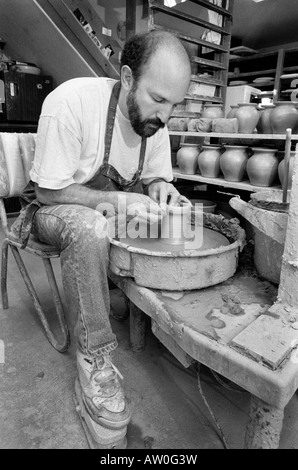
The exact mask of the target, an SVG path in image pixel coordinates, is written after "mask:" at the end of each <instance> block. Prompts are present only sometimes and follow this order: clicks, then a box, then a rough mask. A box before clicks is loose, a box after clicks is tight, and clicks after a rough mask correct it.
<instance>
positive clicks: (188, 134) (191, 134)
mask: <svg viewBox="0 0 298 470" xmlns="http://www.w3.org/2000/svg"><path fill="white" fill-rule="evenodd" d="M169 135H172V136H175V135H176V136H179V135H180V136H181V137H210V138H213V137H214V138H220V139H225V138H226V139H254V140H272V141H274V140H286V135H285V134H227V133H220V132H182V131H169ZM292 140H297V141H298V134H292Z"/></svg>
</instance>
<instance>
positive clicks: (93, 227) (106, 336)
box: [32, 204, 117, 355]
mask: <svg viewBox="0 0 298 470" xmlns="http://www.w3.org/2000/svg"><path fill="white" fill-rule="evenodd" d="M106 224H107V221H106V219H105V218H104V217H103V215H102V214H100V213H99V212H97V211H95V210H93V209H89V208H87V207H84V206H80V205H74V204H63V205H57V206H43V207H41V208H40V209H38V211H37V212H36V214H35V216H34V222H33V229H32V231H33V233H34V235H35V236H36V237H37V238H38V239H39V240H40V241H42V242H45V243H48V244H50V245H54V246H57V247H58V248H59V249H60V250H61V257H60V259H61V268H62V282H63V288H64V293H65V297H66V302H67V308H68V309H69V311H70V314H72V315H75V316H76V317H75V318H76V319H77V320H76V326H75V330H74V332H75V336H76V338H77V341H78V346H79V348H80V349H81V350H82V351H83V352H84V353H86V354H88V355H98V354H101V353H102V352H109V351H112V350H113V349H115V348H116V346H117V341H116V337H115V335H114V333H113V332H112V329H111V325H110V321H109V311H110V297H109V286H108V278H107V269H108V263H109V247H110V245H109V240H108V239H107V237H105V236H104V237H103V236H102V233H103V231H104V233H106Z"/></svg>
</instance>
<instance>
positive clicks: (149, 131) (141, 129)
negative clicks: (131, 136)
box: [127, 87, 165, 137]
mask: <svg viewBox="0 0 298 470" xmlns="http://www.w3.org/2000/svg"><path fill="white" fill-rule="evenodd" d="M135 92H136V87H133V88H132V89H131V90H130V92H129V94H128V97H127V109H128V115H129V120H130V123H131V125H132V128H133V130H134V131H135V132H136V134H138V135H139V136H141V137H151V136H153V135H154V134H155V133H156V132H157V131H158V130H159V129H162V128H163V127H165V125H164V123H163V122H162V121H161V120H160V119H159V118H156V119H144V120H143V121H142V118H141V112H140V107H139V105H138V103H137V101H136V93H135Z"/></svg>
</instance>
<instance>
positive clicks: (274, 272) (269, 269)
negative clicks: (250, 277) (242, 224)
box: [253, 227, 284, 284]
mask: <svg viewBox="0 0 298 470" xmlns="http://www.w3.org/2000/svg"><path fill="white" fill-rule="evenodd" d="M253 232H254V263H255V267H256V270H257V271H258V273H259V275H260V276H261V277H263V278H264V279H266V280H267V281H270V282H273V283H275V284H279V281H280V272H281V263H282V255H283V252H284V245H283V244H281V243H278V242H277V241H275V240H273V239H272V238H271V237H269V236H268V235H266V234H265V233H264V232H261V231H260V230H259V229H257V228H256V227H253Z"/></svg>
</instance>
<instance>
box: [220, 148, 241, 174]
mask: <svg viewBox="0 0 298 470" xmlns="http://www.w3.org/2000/svg"><path fill="white" fill-rule="evenodd" d="M247 160H248V155H247V147H246V146H244V145H225V151H224V153H223V154H222V155H221V157H220V161H219V163H220V169H221V171H222V173H223V175H224V179H225V180H227V181H242V180H243V177H244V175H245V171H246V164H247Z"/></svg>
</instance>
